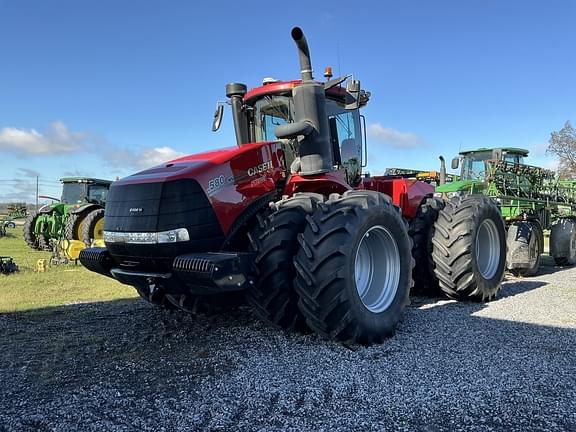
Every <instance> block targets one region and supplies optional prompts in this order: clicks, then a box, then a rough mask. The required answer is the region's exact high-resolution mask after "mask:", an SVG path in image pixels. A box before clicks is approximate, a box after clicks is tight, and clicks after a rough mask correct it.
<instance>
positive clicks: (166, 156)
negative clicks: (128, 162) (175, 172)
mask: <svg viewBox="0 0 576 432" xmlns="http://www.w3.org/2000/svg"><path fill="white" fill-rule="evenodd" d="M180 156H184V153H181V152H179V151H178V150H175V149H173V148H172V147H167V146H164V147H155V148H151V149H144V150H142V152H141V153H140V154H139V155H138V156H137V158H136V164H137V165H138V167H139V168H150V167H152V166H154V165H160V164H162V163H164V162H168V161H169V160H172V159H176V158H178V157H180Z"/></svg>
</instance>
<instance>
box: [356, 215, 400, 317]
mask: <svg viewBox="0 0 576 432" xmlns="http://www.w3.org/2000/svg"><path fill="white" fill-rule="evenodd" d="M354 275H355V282H356V290H357V292H358V296H359V297H360V300H361V301H362V303H363V304H364V306H365V307H366V309H368V310H369V311H370V312H373V313H380V312H383V311H385V310H386V309H388V307H389V306H390V305H391V304H392V301H393V300H394V297H395V296H396V291H397V290H398V284H399V283H400V253H399V251H398V245H397V243H396V240H394V237H393V236H392V233H391V232H390V231H389V230H388V229H387V228H385V227H383V226H381V225H376V226H373V227H371V228H370V229H369V230H368V231H366V232H365V233H364V235H363V236H362V239H361V240H360V243H359V244H358V248H357V249H356V258H355V260H354Z"/></svg>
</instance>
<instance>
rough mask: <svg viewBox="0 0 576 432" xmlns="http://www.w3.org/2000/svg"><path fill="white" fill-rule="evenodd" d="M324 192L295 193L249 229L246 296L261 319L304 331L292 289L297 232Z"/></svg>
mask: <svg viewBox="0 0 576 432" xmlns="http://www.w3.org/2000/svg"><path fill="white" fill-rule="evenodd" d="M322 201H324V196H323V195H320V194H314V193H297V194H295V195H294V196H292V197H289V198H284V199H282V200H281V201H279V202H277V203H276V204H275V211H274V212H272V213H271V214H270V215H268V216H267V217H263V218H262V220H261V223H259V224H257V226H256V227H255V228H254V230H253V231H252V232H251V235H250V238H251V240H252V243H253V246H254V249H255V250H257V251H258V255H257V257H256V259H255V261H254V263H255V267H256V276H257V277H256V282H255V283H254V284H253V285H251V286H249V288H248V292H247V296H246V299H247V301H248V303H249V304H250V305H251V306H252V308H253V309H254V313H255V314H256V315H257V316H258V318H260V319H262V320H263V321H267V322H270V323H272V324H274V325H277V326H279V327H281V328H284V329H288V330H297V331H305V330H306V329H307V326H306V319H305V318H304V316H303V315H302V313H301V312H300V309H299V308H298V301H299V296H298V294H297V293H296V291H295V289H294V279H295V277H296V269H295V268H294V263H293V259H294V256H295V255H296V253H297V252H298V247H299V245H298V234H300V233H301V232H303V231H304V228H305V226H306V216H307V215H310V214H313V213H314V211H315V210H316V208H317V204H318V203H319V202H322Z"/></svg>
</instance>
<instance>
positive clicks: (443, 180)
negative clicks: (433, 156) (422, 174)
mask: <svg viewBox="0 0 576 432" xmlns="http://www.w3.org/2000/svg"><path fill="white" fill-rule="evenodd" d="M438 159H440V186H442V185H443V184H445V183H446V161H445V160H444V156H439V157H438Z"/></svg>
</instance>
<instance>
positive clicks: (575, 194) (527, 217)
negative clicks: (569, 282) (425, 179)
mask: <svg viewBox="0 0 576 432" xmlns="http://www.w3.org/2000/svg"><path fill="white" fill-rule="evenodd" d="M527 156H528V150H525V149H520V148H512V147H502V148H479V149H476V150H471V151H464V152H461V153H460V154H459V156H458V157H455V158H454V159H453V160H452V169H458V168H459V167H460V168H461V171H460V179H459V180H458V181H454V182H451V183H446V184H444V185H442V186H439V187H437V188H436V194H437V196H443V197H448V198H452V197H455V196H462V195H467V194H483V195H486V196H488V197H490V198H492V199H493V200H494V201H495V202H496V203H497V204H498V206H499V208H500V212H501V214H502V217H503V218H504V221H505V223H506V228H507V260H506V265H507V268H508V270H509V271H510V272H512V273H513V274H515V275H517V276H531V275H534V274H535V273H536V272H537V271H538V267H539V264H540V256H541V255H542V253H543V252H544V233H543V231H544V230H548V229H549V230H550V255H551V256H552V257H553V258H554V260H555V261H556V263H557V264H558V265H573V264H576V217H575V215H576V182H574V181H561V180H558V177H557V176H556V173H555V172H553V171H551V170H547V169H544V168H540V167H535V166H531V165H526V164H525V163H524V158H526V157H527Z"/></svg>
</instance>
